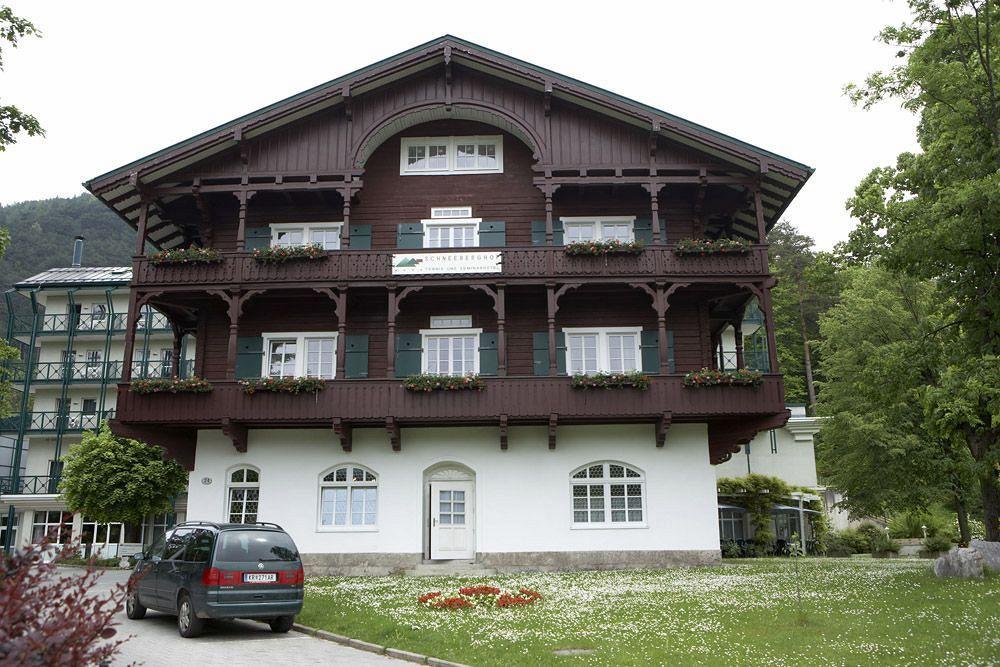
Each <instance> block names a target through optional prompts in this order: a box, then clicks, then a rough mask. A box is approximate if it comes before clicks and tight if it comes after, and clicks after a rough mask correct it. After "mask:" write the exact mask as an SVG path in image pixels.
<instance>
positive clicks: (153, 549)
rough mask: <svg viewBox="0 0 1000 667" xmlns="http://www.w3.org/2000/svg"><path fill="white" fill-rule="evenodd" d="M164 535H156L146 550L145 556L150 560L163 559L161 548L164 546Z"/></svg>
mask: <svg viewBox="0 0 1000 667" xmlns="http://www.w3.org/2000/svg"><path fill="white" fill-rule="evenodd" d="M165 538H166V535H165V534H163V533H161V534H160V535H157V537H156V539H155V540H153V543H152V544H150V545H149V549H147V550H146V555H147V556H148V557H149V558H150V559H151V560H152V559H153V558H163V547H164V545H165V544H166V539H165Z"/></svg>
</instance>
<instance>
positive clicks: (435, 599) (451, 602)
mask: <svg viewBox="0 0 1000 667" xmlns="http://www.w3.org/2000/svg"><path fill="white" fill-rule="evenodd" d="M541 599H542V594H541V593H539V592H538V591H533V590H531V589H530V588H520V589H518V592H517V593H512V592H510V591H501V590H500V589H499V588H497V587H496V586H486V585H480V586H463V587H462V588H459V589H458V595H454V596H451V597H442V596H441V591H434V592H433V593H424V594H423V595H421V596H420V597H418V598H417V602H418V603H419V604H421V605H423V606H425V607H427V608H429V609H468V608H470V607H475V606H477V605H478V606H486V607H493V606H496V607H500V608H501V609H505V608H508V607H526V606H528V605H530V604H534V603H536V602H538V601H539V600H541Z"/></svg>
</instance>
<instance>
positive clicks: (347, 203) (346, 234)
mask: <svg viewBox="0 0 1000 667" xmlns="http://www.w3.org/2000/svg"><path fill="white" fill-rule="evenodd" d="M340 194H341V196H342V197H343V198H344V208H343V213H342V216H341V217H342V219H343V221H344V224H343V225H341V227H340V247H341V248H343V249H345V250H346V249H348V248H350V247H351V188H349V187H347V188H344V189H343V190H341V191H340Z"/></svg>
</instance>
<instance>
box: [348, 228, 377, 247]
mask: <svg viewBox="0 0 1000 667" xmlns="http://www.w3.org/2000/svg"><path fill="white" fill-rule="evenodd" d="M348 231H349V236H350V241H351V250H371V249H372V226H371V225H351V228H350V230H348Z"/></svg>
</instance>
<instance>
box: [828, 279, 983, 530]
mask: <svg viewBox="0 0 1000 667" xmlns="http://www.w3.org/2000/svg"><path fill="white" fill-rule="evenodd" d="M844 273H845V283H844V286H843V289H842V291H841V293H840V302H839V303H838V304H837V305H835V306H833V307H832V308H830V309H829V310H828V311H827V312H826V313H824V314H823V315H822V316H821V317H820V331H821V334H822V341H821V343H820V344H819V346H820V350H821V352H822V357H821V362H820V366H821V370H822V374H823V377H824V381H823V382H822V383H821V392H820V396H819V403H818V409H819V413H820V415H822V416H823V417H825V419H824V420H823V423H822V425H821V427H820V437H819V447H818V459H819V461H818V462H819V467H820V471H821V474H822V475H823V477H824V479H825V480H827V481H828V483H829V484H831V485H832V486H834V487H836V488H837V489H840V490H841V491H843V492H844V493H845V495H846V500H845V501H844V506H845V507H846V508H847V509H849V510H850V511H852V512H853V513H856V514H860V515H864V516H886V515H888V514H890V513H892V512H895V511H902V510H907V509H922V508H925V507H927V506H928V505H930V504H931V503H933V502H940V501H946V500H947V501H956V500H957V501H958V502H960V503H963V504H964V503H967V502H968V498H969V496H970V495H971V491H970V489H971V484H972V480H973V477H972V474H973V462H972V460H971V457H970V456H969V453H968V450H966V449H963V448H962V447H957V446H955V443H954V441H952V440H950V439H946V438H941V437H938V435H937V434H936V433H934V432H933V431H932V430H931V429H930V427H929V424H928V421H927V419H926V417H925V411H924V400H925V396H926V394H927V392H928V391H929V388H930V387H938V386H940V383H941V369H942V368H945V367H946V366H947V360H948V355H949V353H950V352H949V351H950V350H951V348H952V346H953V343H954V340H953V338H954V334H953V331H952V330H951V329H949V328H944V329H942V328H940V323H941V320H942V319H943V317H944V316H943V315H942V314H941V312H940V310H941V309H940V308H939V304H938V301H937V295H936V290H935V288H934V286H933V285H932V284H931V283H929V282H926V281H921V280H918V279H915V278H911V277H908V276H903V275H899V274H895V273H892V272H890V271H888V270H885V269H882V268H877V267H856V268H852V269H848V270H846V271H845V272H844Z"/></svg>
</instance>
